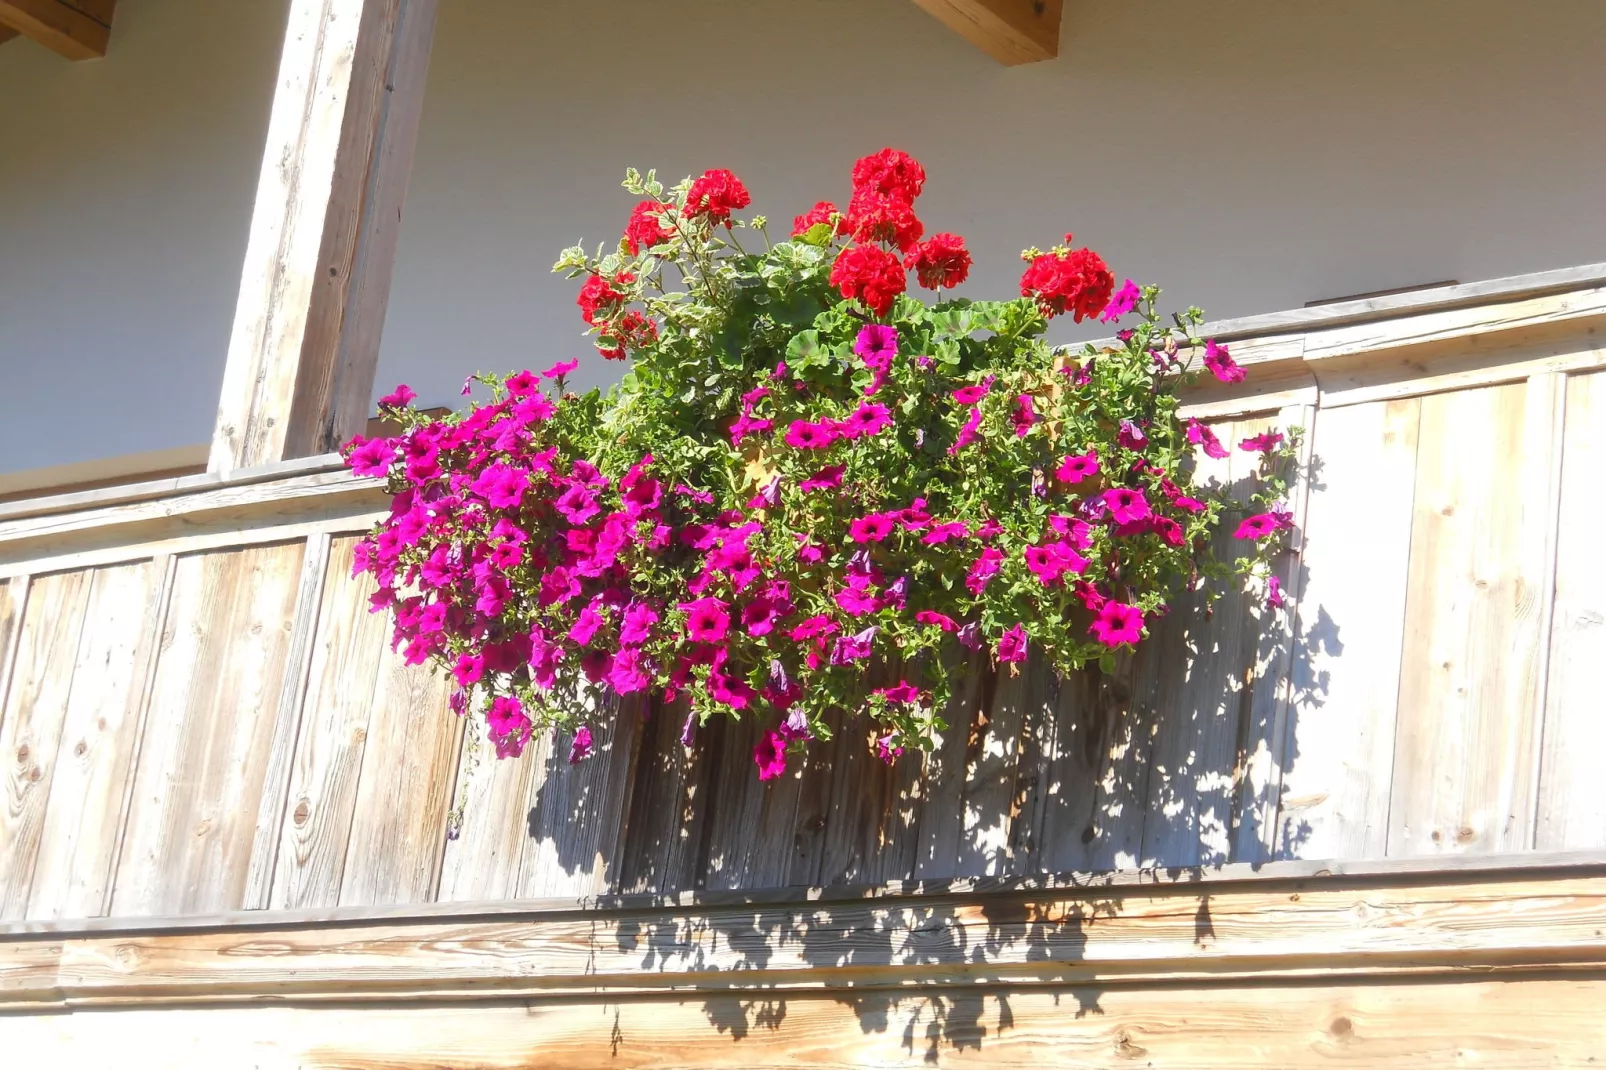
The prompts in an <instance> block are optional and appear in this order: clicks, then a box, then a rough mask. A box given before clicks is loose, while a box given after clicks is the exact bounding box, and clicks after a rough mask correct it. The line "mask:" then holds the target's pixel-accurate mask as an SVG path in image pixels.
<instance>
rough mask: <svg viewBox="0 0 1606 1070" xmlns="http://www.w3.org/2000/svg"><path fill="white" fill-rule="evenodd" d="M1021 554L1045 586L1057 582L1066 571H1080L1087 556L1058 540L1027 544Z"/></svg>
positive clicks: (1084, 564)
mask: <svg viewBox="0 0 1606 1070" xmlns="http://www.w3.org/2000/svg"><path fill="white" fill-rule="evenodd" d="M1021 556H1022V557H1023V558H1024V559H1025V561H1026V567H1027V568H1028V569H1030V570H1031V571H1032V574H1033V575H1035V576H1036V577H1037V579H1038V582H1039V583H1042V584H1044V585H1045V586H1047V585H1050V584H1054V583H1057V582H1059V580H1060V578H1061V577H1063V576H1064V575H1065V573H1067V572H1081V571H1082V570H1083V569H1085V568H1087V558H1085V557H1083V556H1082V555H1081V554H1079V553H1077V552H1076V551H1075V550H1073V549H1072V548H1071V547H1070V546H1069V545H1068V544H1067V543H1064V542H1061V541H1059V540H1055V541H1053V542H1046V543H1043V544H1042V545H1040V546H1028V547H1026V549H1025V550H1023V551H1022V552H1021Z"/></svg>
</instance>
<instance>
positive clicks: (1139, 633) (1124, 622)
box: [1087, 601, 1143, 647]
mask: <svg viewBox="0 0 1606 1070" xmlns="http://www.w3.org/2000/svg"><path fill="white" fill-rule="evenodd" d="M1087 630H1088V631H1089V632H1090V633H1092V636H1093V638H1095V639H1097V640H1098V641H1099V642H1101V643H1103V644H1104V645H1105V646H1108V647H1117V646H1122V645H1124V644H1127V643H1135V642H1137V641H1138V640H1139V639H1141V638H1142V637H1143V611H1142V610H1140V609H1138V607H1137V606H1129V605H1126V604H1125V603H1123V602H1113V601H1105V602H1104V603H1103V605H1101V606H1100V607H1099V610H1098V616H1097V617H1095V618H1094V619H1093V623H1092V624H1090V625H1089V626H1088V629H1087Z"/></svg>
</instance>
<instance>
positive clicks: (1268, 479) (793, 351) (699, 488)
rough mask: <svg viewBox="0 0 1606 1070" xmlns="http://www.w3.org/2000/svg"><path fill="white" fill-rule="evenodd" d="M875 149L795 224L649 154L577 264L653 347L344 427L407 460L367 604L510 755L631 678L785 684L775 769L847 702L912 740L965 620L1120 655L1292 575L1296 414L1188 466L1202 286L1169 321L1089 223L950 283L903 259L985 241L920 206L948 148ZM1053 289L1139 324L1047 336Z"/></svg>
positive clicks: (1217, 355)
mask: <svg viewBox="0 0 1606 1070" xmlns="http://www.w3.org/2000/svg"><path fill="white" fill-rule="evenodd" d="M852 179H853V188H852V193H851V197H850V199H849V202H848V208H847V210H846V211H845V212H844V211H839V210H838V209H837V208H836V207H835V206H834V205H833V204H831V203H830V202H825V201H821V202H819V203H818V204H816V205H815V206H814V207H813V208H811V209H809V210H808V211H806V212H804V213H802V214H801V215H799V216H798V217H797V218H796V220H795V221H794V225H793V227H792V233H791V236H790V238H789V239H787V240H783V241H778V242H775V241H771V239H770V238H769V236H768V233H767V227H766V224H765V221H764V220H763V219H762V217H757V218H754V219H753V220H751V221H744V220H742V219H741V218H739V217H738V216H737V215H736V213H737V212H738V211H739V210H740V209H742V208H745V207H747V206H748V205H749V203H750V202H751V196H750V194H749V193H748V191H747V189H746V187H745V186H744V185H743V184H742V182H741V180H740V179H738V178H737V177H736V176H735V175H733V174H732V173H730V172H729V171H723V170H714V171H709V172H707V173H705V174H704V175H702V176H700V177H699V178H697V179H695V180H688V181H686V182H683V183H681V184H680V185H678V186H676V187H675V188H673V189H669V190H666V189H665V188H664V187H663V186H662V185H661V184H660V183H659V182H658V181H657V179H656V178H655V177H654V176H653V175H652V174H651V173H650V172H649V173H648V174H647V175H645V176H643V175H640V174H638V173H635V172H631V174H630V175H629V176H628V177H627V179H626V183H625V185H626V188H627V189H630V190H631V191H632V192H633V193H635V194H636V195H637V196H638V197H639V198H641V200H640V201H639V203H638V204H637V205H636V206H635V208H634V210H633V211H632V212H631V213H630V216H629V220H628V222H627V224H626V226H625V229H624V234H623V237H622V239H621V241H620V242H619V245H618V247H617V249H616V250H613V251H607V250H603V251H599V253H598V254H597V255H596V256H589V255H587V254H586V253H585V252H584V251H583V250H580V249H571V250H567V251H566V252H565V253H564V255H563V257H562V258H561V259H560V260H559V262H558V265H557V270H560V271H563V272H566V273H568V274H569V275H571V276H572V277H575V278H577V279H579V280H580V282H581V286H580V293H579V298H578V304H579V307H580V312H581V319H582V320H583V322H584V323H585V324H586V326H587V327H588V328H589V329H590V330H591V331H592V332H594V334H595V336H596V340H597V341H596V344H597V348H598V350H599V351H600V352H601V353H602V355H603V356H604V357H608V358H624V357H631V358H633V360H632V363H631V365H630V368H629V371H628V374H627V375H626V376H625V378H624V380H623V382H622V383H621V384H620V385H619V386H617V387H616V388H614V389H613V390H611V391H609V392H608V393H607V394H606V395H603V394H599V393H597V392H595V391H593V392H591V393H588V394H585V395H582V396H576V395H574V394H571V393H569V392H567V390H566V385H567V377H568V376H569V375H570V374H571V373H572V372H573V371H574V370H575V368H576V367H577V362H576V361H572V360H571V361H565V362H559V363H557V364H554V365H553V366H552V367H550V368H548V369H547V370H546V371H544V372H541V373H540V374H534V373H531V372H528V371H523V372H519V373H517V374H514V375H509V376H484V377H481V381H482V382H484V383H485V384H487V385H488V386H489V387H490V388H491V400H489V401H488V402H486V403H483V404H479V405H476V406H474V407H473V408H471V409H470V410H469V411H468V412H466V413H461V414H455V415H451V416H446V417H441V418H437V417H434V416H431V415H429V414H427V413H423V412H420V411H418V410H416V409H414V408H413V407H412V405H411V403H412V401H413V400H414V397H413V394H412V391H410V390H408V389H407V388H406V387H399V388H398V389H397V391H396V392H395V393H393V394H391V395H389V396H387V397H386V398H384V399H382V401H381V406H382V409H383V411H384V412H385V413H386V414H387V415H389V416H392V417H393V418H395V419H397V420H399V421H401V422H402V424H403V425H404V427H405V430H404V431H403V432H402V433H401V434H399V435H396V436H394V437H389V438H378V439H373V440H363V439H360V438H359V439H357V440H355V441H353V443H351V445H350V446H349V448H348V460H349V463H350V465H351V467H352V469H353V470H354V471H355V472H356V473H357V474H359V475H364V476H374V477H379V478H383V479H385V480H387V485H388V487H389V490H390V492H391V494H392V499H391V510H390V514H389V516H388V517H387V518H386V519H385V520H384V521H383V522H382V523H381V524H380V525H379V526H378V528H377V529H376V530H375V531H374V533H373V534H372V535H371V536H369V537H368V538H366V539H365V540H363V541H362V542H361V543H360V544H359V546H358V550H357V558H356V568H357V570H358V571H360V572H366V573H368V574H370V575H371V576H372V577H373V579H374V580H375V582H376V585H377V590H376V592H375V594H374V595H373V606H374V608H375V609H376V610H384V611H388V612H390V613H392V614H393V616H394V621H395V628H394V641H395V643H396V646H397V648H398V649H400V650H402V651H403V652H404V654H405V657H406V659H407V660H408V661H409V662H412V663H424V662H431V663H434V664H436V665H438V666H440V667H441V668H442V669H443V670H444V671H446V672H448V673H450V674H451V676H452V679H453V680H454V682H455V684H456V687H455V689H454V691H453V695H452V700H451V704H452V708H453V709H454V710H455V711H456V712H458V713H460V714H472V715H474V716H477V717H483V719H484V721H485V724H486V726H487V728H488V731H489V734H490V737H491V738H492V739H493V740H494V741H495V744H496V749H497V753H498V754H499V755H504V756H511V755H517V754H519V753H520V752H521V751H522V750H523V749H524V747H525V746H527V745H528V743H529V741H530V740H531V739H532V738H534V736H535V735H536V734H537V733H542V732H550V731H553V730H555V729H557V728H560V727H566V728H572V729H574V736H573V739H574V742H573V745H572V751H571V759H573V760H579V759H581V758H583V757H584V756H585V755H586V753H588V752H589V751H590V749H591V748H592V746H593V742H592V741H593V731H592V729H593V726H594V724H595V721H594V719H595V718H597V717H602V716H610V715H612V714H609V713H607V712H606V711H607V710H610V709H613V710H617V709H618V708H619V707H618V706H617V705H616V704H614V705H610V704H606V703H598V702H596V701H594V699H595V698H596V696H597V695H598V694H599V693H608V694H613V695H617V696H630V695H643V696H647V697H649V698H650V699H651V706H653V707H656V708H658V709H664V710H667V709H670V708H675V709H678V710H682V711H683V712H684V716H685V718H686V719H685V725H684V729H683V732H684V735H683V738H684V739H686V740H687V741H690V739H691V736H692V734H693V733H695V732H696V731H697V729H698V726H699V725H700V724H701V723H704V722H706V721H707V720H708V719H709V718H710V717H716V716H735V717H756V718H759V719H761V721H762V723H763V725H764V732H763V734H762V739H761V742H760V744H759V746H758V748H757V749H756V751H755V753H754V762H755V765H756V766H757V771H758V775H759V776H760V777H761V778H766V779H767V778H770V777H774V776H778V775H781V774H782V773H783V772H784V771H785V769H786V767H787V761H788V755H789V754H790V753H792V752H794V751H795V750H796V748H797V747H799V746H801V745H802V743H803V742H804V741H806V740H808V739H809V738H811V737H814V736H821V735H825V734H827V733H828V732H829V725H830V723H832V722H831V720H830V719H828V715H830V714H831V713H832V712H833V711H837V710H844V711H847V712H849V713H863V714H865V715H867V716H869V717H871V718H873V719H874V720H875V722H876V723H877V724H878V726H879V727H878V730H877V732H876V733H875V737H876V739H877V740H878V743H877V749H878V751H879V753H880V754H881V756H882V757H883V758H885V759H887V760H892V759H893V758H895V757H896V756H897V755H898V754H900V753H902V752H903V751H904V750H905V749H906V748H909V747H920V746H925V745H928V744H929V742H930V740H931V739H932V736H933V733H934V732H937V731H940V730H941V729H942V728H943V727H944V724H943V721H942V716H941V711H942V709H943V707H944V705H945V704H946V702H947V699H948V697H949V694H950V691H951V687H952V683H953V679H954V676H955V675H956V673H958V672H959V671H961V670H960V669H959V666H960V665H961V664H962V663H963V662H964V661H965V660H966V659H968V658H970V657H971V656H972V655H976V654H979V655H980V656H983V657H985V658H986V659H987V660H988V661H989V662H991V664H992V665H993V666H994V667H995V668H996V667H1004V668H1005V670H1006V671H1014V670H1016V669H1017V667H1018V663H1020V662H1022V661H1024V660H1025V659H1027V658H1028V657H1041V658H1043V659H1046V661H1047V662H1048V663H1049V664H1051V665H1052V666H1053V667H1054V668H1055V669H1057V670H1059V671H1061V672H1070V671H1074V670H1077V669H1081V668H1083V667H1084V666H1087V665H1090V664H1098V665H1102V666H1104V667H1105V668H1109V667H1110V665H1111V664H1112V661H1113V656H1114V654H1115V653H1116V652H1118V651H1121V650H1123V649H1129V648H1131V647H1132V646H1133V645H1135V644H1137V643H1139V642H1140V641H1142V639H1143V638H1144V635H1145V634H1146V630H1147V629H1148V627H1149V626H1150V625H1151V624H1152V623H1153V622H1154V620H1155V619H1156V618H1157V617H1159V616H1160V615H1162V614H1164V613H1165V612H1166V611H1167V606H1168V604H1169V603H1170V601H1171V599H1172V598H1174V597H1175V595H1176V594H1177V593H1178V592H1179V591H1182V590H1184V589H1197V588H1200V587H1203V588H1204V589H1205V590H1206V591H1208V592H1217V591H1219V589H1220V588H1221V586H1222V585H1223V584H1224V583H1227V582H1242V578H1243V577H1245V576H1248V577H1249V582H1251V583H1256V584H1264V590H1265V592H1266V597H1267V598H1268V599H1269V600H1270V601H1271V602H1272V603H1273V604H1277V603H1280V600H1281V597H1282V594H1281V592H1280V590H1278V588H1277V587H1276V585H1275V583H1274V582H1270V581H1271V577H1269V575H1268V568H1267V562H1268V561H1269V559H1270V556H1271V555H1272V554H1273V553H1274V552H1275V550H1276V547H1277V543H1278V540H1279V538H1280V535H1281V533H1283V532H1284V531H1286V530H1287V529H1288V528H1289V527H1290V526H1291V522H1292V518H1291V516H1290V515H1289V513H1288V512H1287V511H1286V509H1284V508H1283V507H1282V506H1281V505H1280V504H1279V503H1280V500H1281V498H1282V497H1283V495H1284V494H1285V492H1286V483H1285V479H1284V474H1283V473H1284V472H1285V470H1286V468H1287V462H1288V459H1289V458H1290V457H1291V456H1292V448H1293V445H1294V436H1293V435H1292V434H1289V435H1287V436H1285V435H1284V434H1283V433H1278V432H1273V433H1268V434H1265V435H1261V436H1257V437H1255V438H1252V439H1247V440H1245V441H1243V442H1242V443H1240V444H1239V448H1240V449H1242V450H1244V451H1247V452H1250V453H1254V454H1256V455H1258V456H1259V458H1260V472H1259V477H1258V478H1257V480H1256V483H1255V486H1254V487H1252V488H1249V494H1248V495H1247V497H1245V496H1242V495H1241V496H1240V498H1239V499H1237V500H1234V499H1232V498H1230V497H1229V496H1228V488H1224V487H1220V486H1217V485H1214V484H1210V485H1203V484H1201V482H1200V481H1198V480H1196V479H1195V477H1194V471H1195V467H1194V462H1195V457H1196V456H1197V455H1201V454H1202V455H1203V456H1206V457H1220V456H1225V455H1226V452H1227V448H1226V446H1224V445H1223V444H1222V443H1221V442H1220V440H1219V438H1218V437H1217V436H1216V434H1215V433H1214V432H1213V431H1212V430H1211V428H1210V427H1209V426H1207V425H1205V424H1202V423H1200V422H1198V421H1196V420H1182V419H1179V418H1178V416H1177V400H1176V390H1177V387H1178V386H1179V385H1180V384H1182V383H1183V382H1185V381H1187V379H1188V378H1189V377H1190V376H1191V375H1193V374H1196V373H1195V371H1194V370H1193V369H1194V365H1195V364H1196V363H1198V364H1200V365H1202V367H1203V369H1204V370H1205V372H1206V373H1207V374H1212V375H1214V376H1215V377H1217V378H1219V379H1222V380H1224V381H1228V382H1232V381H1237V380H1238V379H1240V378H1242V377H1243V375H1244V371H1243V369H1242V368H1240V367H1239V366H1238V365H1237V364H1236V362H1234V361H1233V360H1232V357H1231V354H1230V353H1229V352H1228V350H1227V347H1226V346H1222V345H1218V344H1216V343H1215V342H1213V341H1209V340H1205V339H1201V338H1199V337H1197V336H1196V334H1195V331H1196V328H1197V327H1198V324H1199V323H1200V322H1201V320H1202V316H1201V314H1200V313H1199V312H1198V311H1197V310H1196V309H1190V310H1188V311H1187V312H1185V313H1182V314H1180V315H1177V316H1174V317H1173V318H1172V320H1171V322H1170V323H1166V322H1163V321H1162V320H1161V319H1160V317H1159V315H1158V313H1157V312H1156V309H1155V304H1156V301H1157V297H1158V291H1157V290H1156V289H1154V288H1153V287H1139V286H1137V285H1136V284H1135V283H1133V282H1132V281H1131V280H1126V281H1125V283H1124V284H1123V285H1122V286H1121V287H1119V288H1117V287H1116V286H1115V279H1114V276H1113V275H1112V274H1111V272H1110V271H1109V269H1108V267H1107V266H1106V265H1105V263H1104V261H1103V259H1102V258H1100V257H1099V256H1098V254H1097V253H1094V252H1092V251H1091V250H1088V249H1085V248H1084V249H1074V248H1071V247H1070V236H1069V235H1067V236H1066V243H1065V244H1064V245H1061V246H1056V247H1055V248H1054V249H1052V250H1050V251H1049V252H1039V251H1037V250H1028V252H1027V254H1026V260H1027V268H1026V272H1025V274H1024V275H1023V277H1022V279H1021V294H1022V296H1021V297H1020V298H1019V299H1017V300H1010V301H973V300H966V299H948V300H939V301H938V302H937V303H935V304H930V305H928V304H926V303H925V302H923V301H920V300H917V299H915V298H914V297H912V296H911V295H910V294H909V293H908V287H907V282H908V278H909V275H910V274H911V273H913V275H914V276H915V279H916V281H917V282H918V283H919V284H920V285H922V286H924V287H927V288H929V289H934V290H947V289H952V288H954V287H957V286H959V285H961V284H963V283H964V281H965V279H966V276H967V274H968V272H969V269H970V266H971V258H970V254H969V253H968V252H967V251H966V249H965V246H964V242H963V240H962V239H961V238H959V237H958V236H956V235H954V234H950V233H937V234H934V235H932V236H931V237H929V238H926V237H925V227H924V225H923V223H922V222H921V220H920V219H919V218H918V216H917V215H916V214H915V203H916V200H917V198H918V197H919V196H920V193H921V191H922V189H923V187H924V184H925V181H926V174H925V170H924V169H923V168H922V167H921V166H920V164H919V163H918V162H917V161H915V160H913V159H912V158H910V157H909V156H908V155H906V154H904V153H902V152H898V151H896V150H893V149H885V150H883V151H881V152H879V153H876V154H874V155H872V156H868V157H865V158H864V159H862V160H860V161H859V162H858V163H857V164H856V165H855V166H854V169H853V175H852ZM744 230H751V231H755V232H756V233H757V235H758V240H759V241H761V242H762V245H763V248H762V250H758V249H755V250H752V251H749V250H747V249H745V248H743V245H742V242H741V239H740V237H739V235H738V231H744ZM1059 315H1070V316H1072V317H1073V318H1075V319H1077V320H1081V319H1084V318H1089V317H1099V318H1102V319H1103V320H1105V321H1108V322H1112V323H1120V322H1123V321H1130V325H1128V326H1126V327H1124V328H1123V329H1122V330H1120V332H1119V333H1118V335H1117V339H1116V342H1115V343H1114V344H1110V345H1104V346H1085V347H1083V348H1082V350H1081V351H1080V352H1076V353H1070V352H1066V351H1064V350H1062V349H1059V348H1056V347H1052V346H1050V345H1048V344H1046V343H1045V342H1044V341H1043V340H1042V337H1041V336H1042V334H1043V332H1044V329H1045V326H1046V323H1047V321H1048V319H1050V318H1051V317H1054V316H1059ZM1242 489H1243V488H1239V490H1240V492H1241V491H1242ZM1229 515H1230V516H1231V518H1232V519H1231V520H1230V524H1231V528H1230V531H1226V530H1222V529H1223V521H1224V520H1226V519H1227V518H1228V517H1229ZM1218 533H1219V534H1220V535H1221V537H1223V538H1227V537H1235V538H1236V540H1237V546H1238V547H1239V552H1238V553H1237V554H1236V555H1223V554H1220V553H1217V552H1216V551H1215V550H1213V549H1212V545H1211V542H1212V538H1213V537H1215V536H1217V535H1218Z"/></svg>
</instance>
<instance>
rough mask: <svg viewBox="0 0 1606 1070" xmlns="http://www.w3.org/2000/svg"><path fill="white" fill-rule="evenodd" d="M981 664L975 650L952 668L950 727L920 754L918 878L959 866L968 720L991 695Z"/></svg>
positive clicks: (939, 875) (938, 875)
mask: <svg viewBox="0 0 1606 1070" xmlns="http://www.w3.org/2000/svg"><path fill="white" fill-rule="evenodd" d="M985 665H986V657H985V655H983V654H981V653H980V652H977V653H974V654H972V656H971V657H970V658H969V659H968V660H967V661H966V663H965V664H964V665H962V666H960V667H959V668H958V669H956V670H955V671H956V673H957V674H958V677H959V679H958V680H957V682H956V684H955V686H954V689H953V697H952V699H950V700H949V703H948V708H947V709H946V710H944V711H943V720H944V721H945V722H947V725H948V727H947V728H945V729H944V730H943V731H942V732H941V733H940V734H939V737H938V740H937V745H936V747H935V748H934V749H933V750H931V751H929V752H927V753H926V754H924V755H922V756H921V759H922V768H921V776H920V799H919V801H918V803H917V805H916V806H915V810H914V822H915V832H916V847H915V863H914V872H913V873H912V874H911V876H912V877H914V878H915V879H917V880H941V879H944V878H947V877H952V876H954V875H955V874H956V873H957V872H958V865H959V849H960V842H961V840H962V839H963V837H964V831H965V811H964V808H963V804H962V799H963V797H964V790H965V779H966V777H965V774H966V765H967V763H966V752H967V751H968V749H969V746H970V734H971V725H972V724H973V723H974V721H975V718H976V715H977V711H978V708H979V707H980V706H981V705H982V703H983V702H987V701H990V700H991V695H990V694H988V693H987V690H988V688H987V686H986V685H987V681H988V673H987V671H986V669H985V668H984V666H985ZM910 757H914V756H912V755H911V756H910ZM805 790H806V789H805Z"/></svg>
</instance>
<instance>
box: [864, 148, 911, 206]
mask: <svg viewBox="0 0 1606 1070" xmlns="http://www.w3.org/2000/svg"><path fill="white" fill-rule="evenodd" d="M925 184H926V169H925V168H924V167H921V166H920V161H919V160H916V159H915V158H914V157H913V156H910V155H909V154H908V153H907V152H900V151H898V150H897V149H882V150H881V151H880V152H878V153H875V154H874V155H871V156H865V157H863V158H862V159H860V160H858V161H857V162H855V163H854V165H853V190H854V192H855V193H857V192H858V191H860V190H872V191H874V192H876V193H880V194H895V195H898V196H901V197H902V198H903V200H904V201H905V202H913V201H914V199H915V198H916V197H918V196H920V190H921V188H922V187H923V186H925Z"/></svg>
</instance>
